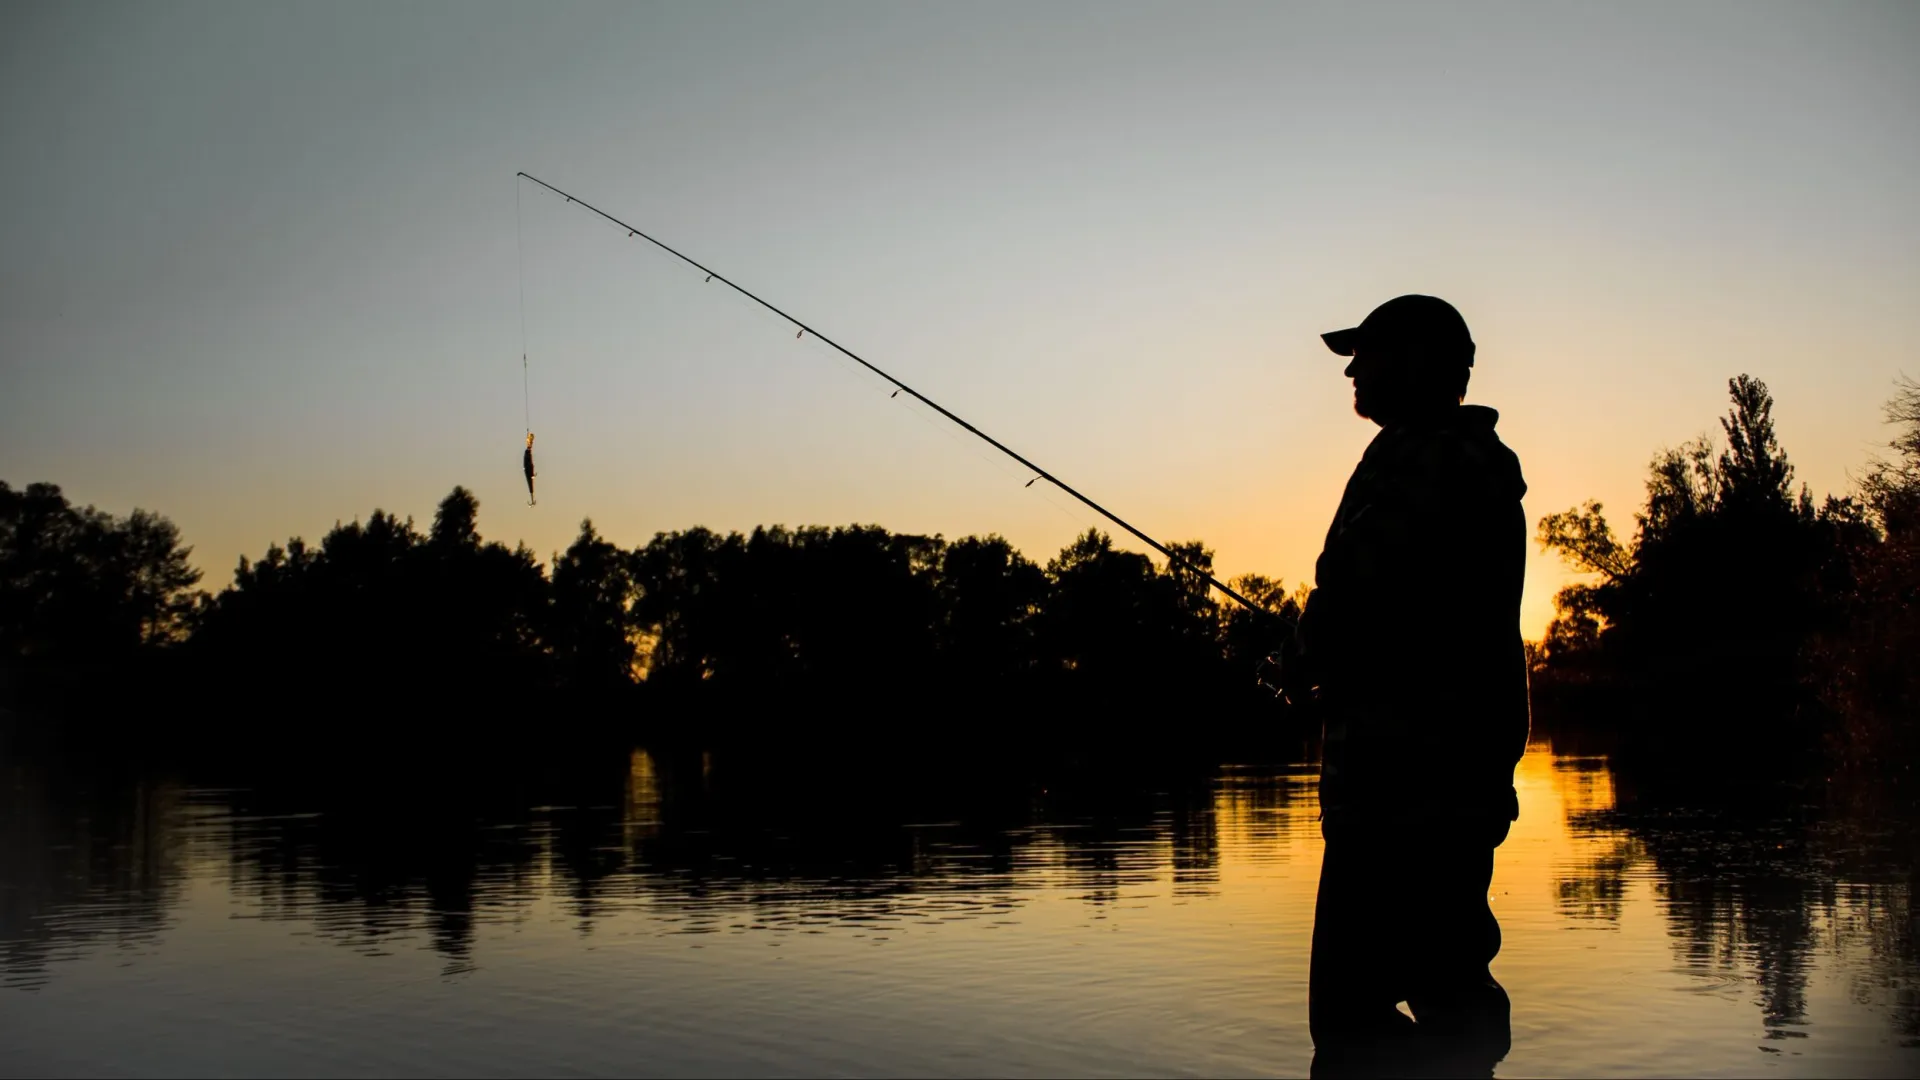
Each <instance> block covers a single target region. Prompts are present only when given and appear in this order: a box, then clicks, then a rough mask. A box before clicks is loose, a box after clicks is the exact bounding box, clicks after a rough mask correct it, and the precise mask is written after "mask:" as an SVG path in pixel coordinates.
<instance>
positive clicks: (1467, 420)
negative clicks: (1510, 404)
mask: <svg viewBox="0 0 1920 1080" xmlns="http://www.w3.org/2000/svg"><path fill="white" fill-rule="evenodd" d="M1498 417H1499V414H1498V413H1495V412H1494V411H1493V410H1492V409H1489V408H1486V407H1485V406H1481V405H1463V406H1461V407H1460V409H1459V414H1458V415H1457V416H1456V417H1455V418H1454V419H1452V420H1450V421H1449V422H1447V423H1442V424H1426V425H1417V426H1415V425H1407V426H1401V427H1395V428H1392V429H1387V430H1383V431H1381V433H1380V435H1379V437H1377V438H1376V439H1375V440H1374V441H1373V444H1372V445H1370V446H1368V447H1367V452H1366V455H1365V456H1364V457H1363V458H1362V459H1361V470H1362V471H1363V472H1365V473H1367V474H1370V476H1371V477H1372V478H1373V479H1374V480H1375V481H1376V482H1378V483H1381V484H1384V485H1386V486H1387V487H1390V488H1393V489H1396V490H1399V491H1401V492H1403V493H1404V494H1406V495H1407V496H1409V497H1411V498H1416V499H1430V498H1434V497H1446V496H1456V497H1465V498H1473V499H1477V500H1500V501H1505V500H1508V499H1511V500H1516V501H1517V500H1518V499H1519V498H1520V497H1521V496H1523V495H1525V494H1526V490H1527V485H1526V481H1525V479H1524V478H1523V477H1522V476H1521V473H1520V458H1519V456H1518V455H1516V454H1515V453H1514V452H1513V451H1512V450H1511V449H1509V448H1508V447H1507V445H1506V444H1505V443H1503V442H1501V441H1500V436H1499V435H1497V434H1495V432H1494V430H1493V424H1494V422H1495V421H1496V420H1497V419H1498Z"/></svg>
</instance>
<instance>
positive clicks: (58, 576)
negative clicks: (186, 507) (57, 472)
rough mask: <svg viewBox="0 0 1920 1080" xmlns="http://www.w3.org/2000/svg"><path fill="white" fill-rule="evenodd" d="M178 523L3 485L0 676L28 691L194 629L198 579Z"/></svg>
mask: <svg viewBox="0 0 1920 1080" xmlns="http://www.w3.org/2000/svg"><path fill="white" fill-rule="evenodd" d="M191 551H192V549H190V548H187V547H183V546H181V544H180V531H179V530H178V529H177V528H175V526H174V524H173V522H171V521H168V520H167V519H166V518H164V517H161V516H159V515H157V514H153V513H150V512H148V511H146V510H135V511H133V512H132V513H131V514H129V515H127V516H126V517H115V516H114V515H112V514H108V513H104V512H102V511H99V510H96V509H94V508H93V507H91V506H87V507H75V506H73V505H72V504H70V503H69V502H68V501H67V499H66V496H64V495H63V494H61V491H60V488H59V487H57V486H55V485H53V484H29V485H27V487H26V489H25V490H22V491H16V490H14V489H13V488H12V487H10V486H8V485H7V484H6V483H5V482H4V481H0V673H6V674H9V675H10V676H11V677H12V678H14V679H18V680H20V681H21V682H23V683H27V682H37V681H39V680H41V679H43V678H46V677H50V676H53V675H55V674H57V673H61V672H64V673H66V674H68V675H78V674H80V673H83V672H90V671H95V670H99V669H103V668H109V669H110V668H114V667H116V666H119V665H124V664H126V663H127V662H128V661H129V659H130V658H131V657H133V656H134V655H135V654H136V653H138V652H140V651H141V650H143V649H154V648H160V647H165V646H168V645H171V644H173V643H175V642H177V641H179V640H180V639H181V638H182V637H183V636H184V635H185V634H186V632H187V631H188V629H189V627H190V620H191V617H192V615H193V612H194V608H195V603H196V601H197V599H198V598H199V594H197V593H196V592H195V591H194V588H193V587H194V585H196V584H197V583H198V582H199V580H200V574H199V572H198V571H196V570H194V569H193V568H192V567H191V566H189V565H188V563H187V559H188V556H189V555H190V553H191Z"/></svg>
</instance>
